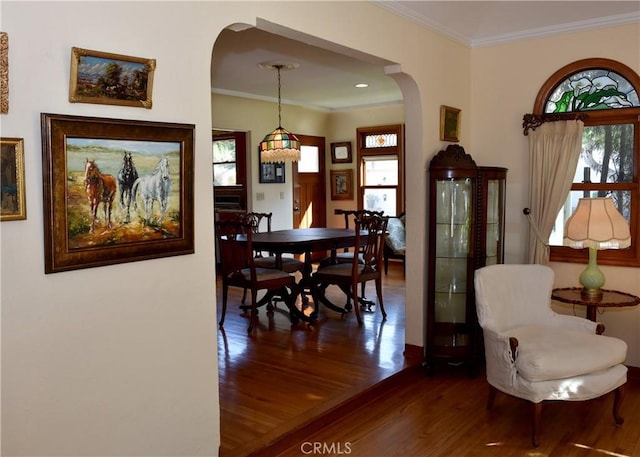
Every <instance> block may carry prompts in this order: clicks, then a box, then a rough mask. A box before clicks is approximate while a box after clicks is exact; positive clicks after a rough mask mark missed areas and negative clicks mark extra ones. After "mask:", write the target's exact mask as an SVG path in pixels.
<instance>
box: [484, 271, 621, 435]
mask: <svg viewBox="0 0 640 457" xmlns="http://www.w3.org/2000/svg"><path fill="white" fill-rule="evenodd" d="M553 279H554V275H553V270H552V269H551V268H549V267H547V266H543V265H491V266H488V267H484V268H481V269H479V270H477V271H476V273H475V291H476V309H477V312H478V321H479V323H480V326H481V327H482V330H483V334H484V345H485V357H486V368H487V381H488V382H489V386H490V389H489V401H488V403H487V407H488V409H491V407H492V405H493V401H494V399H495V395H496V392H497V391H501V392H503V393H506V394H509V395H512V396H514V397H518V398H522V399H525V400H528V401H530V402H531V403H532V412H533V430H532V444H533V446H534V447H537V446H538V432H539V429H540V418H541V412H542V402H543V401H545V400H568V401H577V400H589V399H592V398H596V397H600V396H602V395H604V394H607V393H609V392H612V391H615V398H614V404H613V417H614V421H615V423H616V425H622V423H623V421H624V420H623V419H622V417H620V404H621V402H622V399H623V397H624V387H625V383H626V381H627V367H625V366H624V365H623V364H622V362H624V360H625V358H626V355H627V345H626V343H625V342H624V341H622V340H619V339H617V338H612V337H607V336H603V335H600V334H597V333H601V331H602V330H604V327H603V326H602V324H597V323H596V322H592V321H590V320H587V319H583V318H581V317H577V316H569V315H562V314H558V313H556V312H554V311H553V310H552V309H551V290H552V287H553Z"/></svg>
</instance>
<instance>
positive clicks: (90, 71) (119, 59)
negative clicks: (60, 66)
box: [69, 47, 156, 109]
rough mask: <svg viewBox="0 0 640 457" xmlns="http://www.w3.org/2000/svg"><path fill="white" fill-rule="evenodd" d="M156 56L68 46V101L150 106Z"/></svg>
mask: <svg viewBox="0 0 640 457" xmlns="http://www.w3.org/2000/svg"><path fill="white" fill-rule="evenodd" d="M155 68H156V61H155V59H145V58H142V57H130V56H124V55H121V54H112V53H109V52H99V51H91V50H89V49H81V48H75V47H74V48H71V75H70V79H69V101H70V102H72V103H99V104H103V105H124V106H138V107H143V108H149V109H150V108H151V105H152V100H151V91H152V89H153V75H154V72H155Z"/></svg>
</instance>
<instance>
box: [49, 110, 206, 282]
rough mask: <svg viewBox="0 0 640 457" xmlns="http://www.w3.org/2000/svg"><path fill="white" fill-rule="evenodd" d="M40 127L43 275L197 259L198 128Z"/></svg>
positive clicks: (86, 123) (95, 122) (67, 122)
mask: <svg viewBox="0 0 640 457" xmlns="http://www.w3.org/2000/svg"><path fill="white" fill-rule="evenodd" d="M41 124H42V142H43V143H42V162H43V176H42V179H43V196H44V234H45V273H55V272H60V271H66V270H73V269H78V268H88V267H97V266H102V265H109V264H115V263H121V262H131V261H138V260H146V259H152V258H157V257H166V256H172V255H182V254H190V253H193V252H194V241H193V141H194V128H195V127H194V126H193V125H191V124H170V123H161V122H147V121H131V120H119V119H103V118H91V117H78V116H67V115H57V114H46V113H43V114H42V115H41Z"/></svg>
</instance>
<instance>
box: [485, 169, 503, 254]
mask: <svg viewBox="0 0 640 457" xmlns="http://www.w3.org/2000/svg"><path fill="white" fill-rule="evenodd" d="M499 203H500V181H498V180H497V179H490V180H489V181H488V182H487V215H486V220H487V223H486V229H485V230H486V232H487V237H486V242H487V250H486V253H487V257H486V259H485V265H495V264H496V263H498V251H499V249H498V248H499V246H500V241H501V240H500V217H499Z"/></svg>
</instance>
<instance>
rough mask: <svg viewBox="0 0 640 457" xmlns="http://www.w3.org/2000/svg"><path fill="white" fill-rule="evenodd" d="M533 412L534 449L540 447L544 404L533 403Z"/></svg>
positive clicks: (532, 440) (532, 432)
mask: <svg viewBox="0 0 640 457" xmlns="http://www.w3.org/2000/svg"><path fill="white" fill-rule="evenodd" d="M531 405H532V406H531V411H532V412H533V417H532V419H533V421H532V431H531V444H532V445H533V447H534V448H537V447H538V444H539V443H538V433H539V432H540V418H541V417H542V402H538V403H531Z"/></svg>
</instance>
